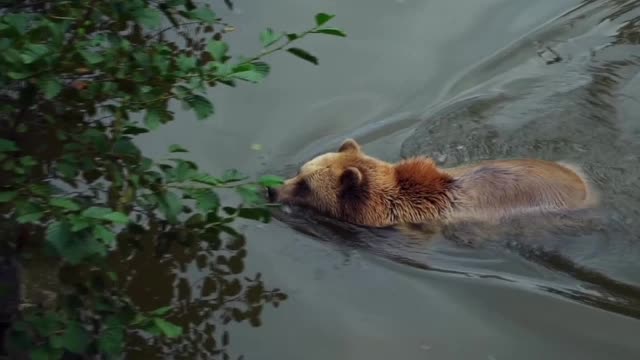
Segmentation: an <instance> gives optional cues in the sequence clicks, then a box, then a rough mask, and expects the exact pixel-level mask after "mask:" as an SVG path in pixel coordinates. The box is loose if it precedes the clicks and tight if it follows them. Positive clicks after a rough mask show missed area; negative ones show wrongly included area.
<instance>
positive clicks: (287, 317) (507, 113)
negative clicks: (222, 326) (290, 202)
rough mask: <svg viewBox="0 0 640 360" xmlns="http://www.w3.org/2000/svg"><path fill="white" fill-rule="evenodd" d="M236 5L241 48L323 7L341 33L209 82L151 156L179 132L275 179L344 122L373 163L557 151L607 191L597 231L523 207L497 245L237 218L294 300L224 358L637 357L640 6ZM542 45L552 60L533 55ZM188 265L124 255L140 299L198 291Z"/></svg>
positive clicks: (310, 220) (151, 143) (211, 156)
mask: <svg viewBox="0 0 640 360" xmlns="http://www.w3.org/2000/svg"><path fill="white" fill-rule="evenodd" d="M236 5H237V8H238V10H237V12H235V13H229V14H223V15H224V16H226V17H227V20H228V21H229V22H231V23H233V24H234V25H235V26H236V28H237V29H238V30H237V32H236V33H234V34H233V35H231V36H230V38H229V41H231V42H233V43H235V44H236V47H235V51H238V52H242V53H245V54H246V53H252V52H254V51H257V50H258V41H257V39H256V34H257V33H258V32H259V31H260V30H262V29H263V28H264V27H266V26H273V24H278V25H279V26H281V27H282V28H283V29H295V28H304V27H305V26H306V25H308V24H309V23H310V21H311V20H312V15H313V14H315V12H317V11H327V12H332V13H335V14H337V15H338V17H337V18H336V26H339V27H342V28H344V29H345V30H346V31H347V33H348V34H349V38H348V39H346V40H337V39H326V38H322V39H312V40H310V41H308V42H307V44H308V45H307V46H306V48H308V49H310V50H312V51H313V52H314V53H316V54H317V55H318V56H319V58H320V66H319V67H313V66H311V65H309V64H306V63H304V62H301V61H298V60H297V59H294V58H292V57H289V56H286V55H276V56H274V57H273V58H272V60H271V63H272V65H273V71H272V76H270V77H269V78H268V79H267V81H266V82H265V83H264V84H261V85H259V86H251V85H247V86H241V87H239V88H238V89H231V90H228V89H216V90H215V91H213V92H212V95H213V96H214V99H215V101H216V105H217V109H218V111H217V112H218V115H217V117H216V119H215V120H213V121H212V122H210V123H198V122H197V121H195V120H194V119H191V118H187V115H184V117H185V119H181V120H183V121H179V122H176V123H173V124H171V125H169V126H167V127H166V128H164V129H163V131H162V132H161V134H160V135H158V136H154V137H153V138H146V139H144V143H143V145H144V147H145V148H146V149H147V151H149V152H151V153H157V154H158V155H160V154H163V153H164V150H165V149H166V146H167V145H168V144H172V143H180V144H185V145H188V147H189V148H190V150H191V151H192V155H191V159H193V160H195V161H197V162H198V163H199V164H202V166H203V167H204V168H205V169H206V170H210V171H217V170H219V169H224V168H228V167H237V168H240V169H246V170H248V171H251V172H253V173H255V174H261V173H264V172H276V173H283V174H285V175H286V174H288V171H291V169H292V168H293V167H295V166H297V165H298V164H300V163H301V162H303V161H305V160H307V159H308V158H309V157H311V156H312V155H315V154H317V153H318V152H322V151H327V150H331V149H333V148H334V147H335V146H337V144H338V143H339V142H341V140H342V139H343V138H344V137H347V136H354V137H356V138H357V139H358V140H359V141H360V142H361V143H363V144H364V145H365V151H367V152H369V153H371V154H372V155H375V156H378V157H380V158H383V159H386V160H397V159H400V158H401V157H404V156H410V155H414V154H429V155H432V156H434V157H435V158H436V159H438V160H439V161H440V162H441V163H443V165H446V166H450V165H456V164H459V163H464V162H467V161H472V160H477V159H484V158H503V157H521V156H527V157H542V158H548V159H552V160H571V161H574V162H577V163H579V164H581V165H583V166H584V167H585V169H586V170H587V172H588V173H589V174H590V175H592V177H593V178H594V179H595V182H596V184H597V185H598V186H599V187H601V188H602V189H604V191H603V193H604V194H605V196H604V199H605V201H604V202H603V207H602V209H601V210H600V211H599V212H598V213H597V214H595V218H596V220H597V221H596V222H597V226H595V229H590V230H588V231H587V230H584V229H582V228H580V229H581V231H577V230H575V229H574V230H570V231H566V230H565V231H557V232H556V231H545V230H544V229H543V227H544V224H543V225H541V224H539V223H535V222H534V221H531V222H528V221H523V222H520V223H514V224H513V228H510V229H503V230H505V231H504V232H503V233H502V234H500V235H499V236H498V238H497V239H494V240H497V241H489V242H485V243H484V244H488V245H479V246H472V247H469V246H461V245H460V242H457V241H455V239H460V238H464V237H467V238H471V239H475V238H476V237H478V236H480V235H481V234H480V235H479V233H478V231H479V230H478V229H475V230H474V229H472V230H469V229H450V231H449V232H448V233H446V234H437V235H436V237H435V240H434V241H433V242H432V243H430V245H429V246H427V245H426V244H424V243H419V242H415V241H410V240H408V239H405V238H403V237H402V236H400V235H399V234H397V233H394V232H391V231H390V232H369V231H367V230H363V229H353V228H351V227H345V226H343V225H342V224H336V223H335V222H330V221H324V220H323V219H321V218H319V217H316V216H314V215H313V214H310V213H307V212H296V213H294V214H291V215H287V216H284V217H281V219H282V221H280V220H277V221H274V222H273V223H271V224H267V225H256V224H246V225H243V231H244V232H245V233H246V234H247V236H248V244H247V250H248V254H249V255H248V268H247V269H246V272H247V274H253V273H255V272H261V273H262V278H263V279H264V280H265V282H266V283H267V284H268V285H269V286H273V287H278V288H280V289H282V290H283V291H284V292H285V293H287V294H288V296H289V299H288V300H287V301H285V302H283V303H282V305H281V306H280V307H279V308H277V309H274V308H270V307H269V308H265V309H263V311H262V313H261V314H260V319H261V323H260V326H257V327H251V326H249V325H248V324H246V323H242V324H235V323H233V322H232V323H231V324H229V326H228V329H229V331H230V334H231V345H230V348H229V349H230V351H231V353H233V354H235V355H240V354H243V355H245V358H246V359H309V360H311V359H367V360H372V359H389V358H398V359H444V360H449V359H487V360H502V359H519V360H520V359H523V360H524V359H638V358H640V343H639V342H638V337H639V334H640V321H639V319H640V296H638V294H640V290H636V289H635V288H634V287H633V286H640V265H638V259H639V256H640V243H639V241H640V225H638V224H639V222H638V212H639V211H640V180H639V179H640V165H638V164H639V161H638V160H640V159H639V156H640V136H639V135H640V118H639V116H638V114H639V113H640V97H639V94H640V87H639V84H640V82H638V79H639V77H638V71H639V70H640V67H639V66H640V62H639V61H640V60H639V59H640V45H639V44H640V30H638V26H637V25H636V22H638V21H640V20H638V19H640V2H639V1H623V0H619V1H612V0H609V1H604V0H603V1H579V0H562V1H560V0H555V1H537V2H534V1H524V0H509V1H506V0H503V1H499V0H487V1H478V0H457V1H445V0H432V1H412V0H397V1H391V0H389V1H382V0H352V1H349V2H341V3H335V2H333V3H328V2H314V3H302V2H299V1H298V2H296V1H286V0H278V1H270V2H268V3H266V2H265V3H262V2H256V3H240V2H236ZM537 43H540V44H543V46H548V47H549V48H551V49H553V51H555V52H556V53H557V54H558V55H559V57H560V61H559V62H557V63H553V64H547V63H545V60H544V58H541V57H540V56H538V54H537V50H538V49H539V47H538V45H536V44H537ZM546 51H547V53H548V52H549V50H546ZM543 55H545V54H543ZM545 56H546V55H545ZM255 144H259V145H260V146H259V147H256V146H255ZM255 148H261V150H259V151H258V150H254V149H255ZM481 230H482V229H480V231H481ZM511 230H513V231H511ZM480 237H481V236H480ZM452 239H453V240H452ZM530 245H536V246H539V247H532V246H530ZM197 263H198V262H197V261H196V260H195V259H194V258H193V257H189V256H176V257H174V258H172V259H171V258H170V259H168V260H167V261H166V262H165V263H163V264H162V265H161V266H158V265H154V262H153V261H146V262H140V261H138V262H135V263H132V264H131V268H132V269H135V271H136V273H137V275H136V276H137V277H138V279H139V280H138V282H139V283H140V284H144V285H143V286H142V285H141V287H140V288H139V293H140V294H139V296H144V297H146V298H148V302H149V305H150V306H151V305H152V304H153V303H154V301H158V302H159V303H161V302H160V301H159V300H158V299H174V300H180V299H182V298H183V297H185V296H187V295H185V294H186V293H188V294H189V295H188V296H189V297H190V298H191V299H193V298H195V299H196V300H197V297H198V295H196V294H198V293H199V292H200V286H201V285H202V281H203V278H204V277H205V276H206V274H207V273H206V271H205V270H204V269H202V268H201V267H199V266H197ZM180 264H181V266H182V267H180V266H179V265H180ZM179 279H183V280H179ZM201 310H202V311H201V312H197V311H196V312H194V313H193V314H190V315H189V316H190V317H188V320H189V321H191V323H192V324H193V325H194V329H195V330H193V331H194V332H195V333H197V335H198V336H201V337H203V338H206V335H207V331H209V330H208V329H207V328H206V327H204V326H200V327H199V328H198V327H197V326H198V325H202V324H204V323H206V322H207V320H211V319H208V318H207V316H208V315H207V312H206V308H204V305H203V308H202V309H201ZM211 316H213V315H211ZM193 338H194V339H197V336H195V335H194V337H193ZM185 346H188V347H190V352H191V353H192V355H191V357H192V358H194V359H197V358H206V350H207V346H208V345H207V344H206V343H205V342H204V340H203V341H201V342H198V341H194V342H193V343H187V344H185ZM158 356H159V355H158Z"/></svg>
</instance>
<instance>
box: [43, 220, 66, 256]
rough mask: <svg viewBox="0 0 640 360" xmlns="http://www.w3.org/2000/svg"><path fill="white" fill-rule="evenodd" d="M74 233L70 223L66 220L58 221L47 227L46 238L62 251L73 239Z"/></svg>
mask: <svg viewBox="0 0 640 360" xmlns="http://www.w3.org/2000/svg"><path fill="white" fill-rule="evenodd" d="M71 237H72V234H71V231H70V229H69V224H68V223H66V222H60V221H56V222H53V223H51V224H49V226H48V227H47V231H46V239H47V242H49V243H50V244H51V245H53V247H54V248H55V249H56V250H58V252H59V253H62V252H63V251H64V250H65V248H66V244H67V243H68V242H69V241H70V240H71Z"/></svg>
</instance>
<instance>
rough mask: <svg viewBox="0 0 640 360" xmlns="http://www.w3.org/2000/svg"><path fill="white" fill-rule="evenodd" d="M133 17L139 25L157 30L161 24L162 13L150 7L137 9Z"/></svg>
mask: <svg viewBox="0 0 640 360" xmlns="http://www.w3.org/2000/svg"><path fill="white" fill-rule="evenodd" d="M134 16H135V18H136V20H137V21H138V22H140V24H142V25H144V26H147V27H149V28H157V27H158V26H160V24H161V23H162V13H160V11H158V10H156V9H154V8H151V7H146V8H141V9H138V10H137V11H135V12H134Z"/></svg>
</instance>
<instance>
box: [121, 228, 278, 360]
mask: <svg viewBox="0 0 640 360" xmlns="http://www.w3.org/2000/svg"><path fill="white" fill-rule="evenodd" d="M148 235H151V234H148ZM203 237H206V238H207V239H208V241H202V242H200V243H198V244H194V245H193V246H182V245H181V244H180V241H176V240H175V239H174V240H173V241H171V240H170V241H169V242H165V245H164V246H163V249H159V251H157V254H156V255H155V256H150V254H152V253H153V251H150V250H151V249H146V251H141V250H142V249H140V248H139V246H140V244H142V243H147V244H149V243H152V242H141V243H136V242H135V239H134V238H135V236H133V237H132V239H131V241H130V242H129V244H130V245H129V246H126V245H125V246H123V247H121V248H120V249H119V250H118V253H117V254H115V255H114V258H115V259H116V261H118V262H119V268H120V274H119V276H120V277H121V278H122V279H125V280H124V281H123V284H122V286H124V288H125V289H126V291H127V293H128V294H129V295H130V297H131V299H132V300H133V301H134V303H136V304H144V308H143V309H142V310H145V311H151V310H154V309H157V308H159V307H162V306H166V305H167V304H170V305H171V307H172V312H171V316H170V317H169V320H170V321H172V322H174V323H176V324H179V325H181V326H182V327H183V330H184V335H183V336H181V337H180V338H178V339H177V340H169V339H158V338H156V339H153V338H149V337H147V336H145V335H144V334H142V333H140V334H138V336H137V337H134V338H131V339H130V340H129V344H128V353H127V358H128V359H151V358H158V357H159V356H162V357H163V358H171V359H189V360H192V359H211V358H216V359H218V358H220V359H223V358H224V359H227V358H229V356H231V355H232V354H234V352H235V351H233V350H229V349H228V346H229V343H230V341H231V340H230V334H229V331H228V325H230V323H232V322H234V323H248V324H249V325H250V326H253V327H258V326H260V325H261V324H262V320H261V317H262V311H263V310H264V309H265V308H266V307H271V306H273V307H278V305H279V304H280V303H281V302H282V301H284V300H286V298H287V295H286V294H285V293H283V292H282V291H280V290H279V289H272V290H270V289H267V288H265V284H264V283H263V281H262V279H261V274H260V273H257V274H247V273H245V260H246V256H247V250H246V241H245V239H244V237H242V236H238V237H231V238H228V239H224V238H222V237H218V236H216V235H215V234H209V236H203ZM123 243H125V244H126V243H127V241H123ZM160 243H162V241H160ZM154 341H157V342H154ZM234 357H235V356H234Z"/></svg>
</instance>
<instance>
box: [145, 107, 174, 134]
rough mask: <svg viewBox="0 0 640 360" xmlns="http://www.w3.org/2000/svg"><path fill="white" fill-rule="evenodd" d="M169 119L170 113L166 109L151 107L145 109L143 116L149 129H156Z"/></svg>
mask: <svg viewBox="0 0 640 360" xmlns="http://www.w3.org/2000/svg"><path fill="white" fill-rule="evenodd" d="M170 120H171V114H170V113H169V112H168V111H167V110H166V109H161V108H151V109H147V113H146V115H145V117H144V124H145V125H146V126H147V127H148V128H149V129H151V130H154V129H156V128H157V127H158V126H160V124H164V123H166V122H167V121H170Z"/></svg>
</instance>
